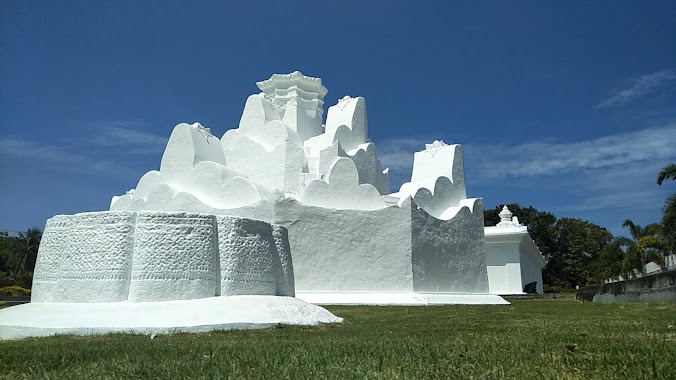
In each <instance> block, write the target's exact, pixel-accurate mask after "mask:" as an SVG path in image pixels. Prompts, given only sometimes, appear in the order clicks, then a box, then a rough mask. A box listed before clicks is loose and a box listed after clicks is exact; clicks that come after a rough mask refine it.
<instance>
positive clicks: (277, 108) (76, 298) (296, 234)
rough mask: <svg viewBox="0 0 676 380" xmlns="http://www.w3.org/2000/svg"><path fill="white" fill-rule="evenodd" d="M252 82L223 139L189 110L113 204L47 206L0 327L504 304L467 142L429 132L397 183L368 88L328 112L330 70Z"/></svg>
mask: <svg viewBox="0 0 676 380" xmlns="http://www.w3.org/2000/svg"><path fill="white" fill-rule="evenodd" d="M257 85H258V87H259V88H260V90H261V91H262V92H261V93H259V94H254V95H251V96H249V98H248V99H247V100H246V103H245V105H244V111H243V113H242V117H241V119H240V122H239V127H238V128H236V129H231V130H228V131H227V132H225V134H224V135H223V136H222V137H221V138H220V139H219V138H217V137H215V136H214V135H213V134H212V133H211V131H210V129H209V128H205V127H203V126H202V125H201V124H199V123H194V124H185V123H182V124H178V125H177V126H176V127H175V128H174V130H173V131H172V133H171V136H170V138H169V142H168V143H167V147H166V149H165V151H164V154H163V156H162V159H161V162H160V167H159V170H151V171H149V172H147V173H146V174H145V175H143V176H142V177H141V179H140V180H139V181H138V184H137V185H136V188H135V189H132V190H130V191H127V192H126V194H124V195H121V196H116V197H113V199H112V201H111V204H110V211H108V212H97V213H84V214H77V215H71V216H66V215H59V216H56V217H54V218H52V219H50V220H49V221H48V222H47V226H46V228H45V233H44V240H43V244H42V245H41V247H40V252H39V255H38V263H37V265H36V272H35V286H34V290H33V302H32V303H31V304H28V305H22V306H20V307H14V308H10V309H7V310H2V311H0V337H2V336H25V335H44V334H50V333H54V332H77V333H82V332H85V333H86V332H98V331H119V330H130V329H134V330H138V331H159V332H162V331H167V330H171V329H174V330H176V329H179V330H186V331H202V330H207V329H212V328H222V327H233V326H234V327H241V326H245V327H255V326H263V325H269V324H274V323H290V324H315V323H320V322H336V321H340V319H339V318H336V317H335V316H333V315H332V314H330V313H329V312H327V311H326V310H324V309H322V308H320V307H318V306H313V305H310V304H307V303H305V302H303V301H301V300H305V301H308V302H312V303H320V304H321V303H332V304H454V303H460V304H502V303H506V302H505V301H504V300H503V299H502V298H500V297H498V296H495V295H491V294H490V293H489V282H488V275H487V271H486V258H485V254H484V244H483V243H484V240H483V238H484V230H483V207H482V203H481V199H479V198H467V195H466V190H465V179H464V169H463V162H462V150H461V147H460V145H446V144H444V143H443V142H441V141H435V142H434V143H432V144H428V145H427V146H426V149H425V150H423V151H421V152H418V153H416V154H415V156H414V166H413V173H412V176H411V181H410V182H407V183H405V184H404V185H402V186H401V188H400V189H399V191H398V192H396V193H392V194H390V191H389V171H388V169H386V168H385V169H384V168H383V167H382V165H381V163H380V160H379V159H378V152H377V149H376V147H375V144H374V143H373V142H371V141H370V139H369V138H368V119H367V116H366V102H365V100H364V98H361V97H356V98H353V97H350V96H345V97H343V98H341V99H340V100H339V101H338V104H336V105H334V106H331V107H329V109H328V113H327V118H326V122H325V123H322V122H323V105H324V97H325V95H326V94H327V92H328V91H327V89H326V87H324V86H323V85H322V80H321V79H319V78H312V77H307V76H304V75H303V74H302V73H300V72H298V71H296V72H294V73H291V74H285V75H279V74H275V75H273V76H272V77H271V78H270V79H268V80H265V81H262V82H258V83H257ZM294 294H295V296H296V297H297V298H293V297H292V296H294ZM179 309H181V310H184V309H190V310H192V311H191V312H187V311H180V310H179ZM261 310H264V311H261ZM45 312H49V313H50V314H51V315H52V316H58V318H57V317H52V318H50V319H49V320H45V319H44V318H42V319H41V317H38V316H37V315H38V314H40V313H45ZM139 313H141V314H143V317H137V316H136V315H137V314H139ZM74 315H77V317H75V316H74ZM103 315H108V316H109V317H108V318H106V317H103ZM132 315H133V317H132ZM22 329H23V330H22ZM10 330H11V332H10V333H7V331H10ZM12 334H13V335H12ZM22 334H23V335H22Z"/></svg>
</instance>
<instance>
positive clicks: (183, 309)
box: [0, 296, 342, 339]
mask: <svg viewBox="0 0 676 380" xmlns="http://www.w3.org/2000/svg"><path fill="white" fill-rule="evenodd" d="M339 322H342V318H338V317H336V316H334V315H333V314H331V313H330V312H328V311H327V310H325V309H323V308H321V307H319V306H315V305H311V304H309V303H306V302H304V301H302V300H299V299H296V298H293V297H276V296H230V297H210V298H203V299H196V300H180V301H163V302H139V303H134V302H112V303H86V304H85V303H29V304H25V305H19V306H13V307H9V308H5V309H2V310H0V339H19V338H25V337H29V336H48V335H54V334H77V335H88V334H104V333H110V332H134V333H138V334H149V335H151V334H163V333H174V332H203V331H210V330H222V329H253V328H265V327H272V326H275V325H277V324H285V325H308V326H311V325H317V324H319V323H339Z"/></svg>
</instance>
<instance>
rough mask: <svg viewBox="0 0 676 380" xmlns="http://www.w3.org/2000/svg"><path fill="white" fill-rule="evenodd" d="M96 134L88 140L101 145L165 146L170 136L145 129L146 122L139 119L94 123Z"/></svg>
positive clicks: (93, 128) (93, 127)
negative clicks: (138, 120)
mask: <svg viewBox="0 0 676 380" xmlns="http://www.w3.org/2000/svg"><path fill="white" fill-rule="evenodd" d="M92 130H93V131H94V132H95V134H94V135H93V136H91V137H89V138H87V141H88V142H90V143H93V144H96V145H100V146H121V145H124V146H130V145H134V146H138V145H144V146H147V147H149V148H153V147H154V148H160V149H161V148H163V147H164V146H165V145H166V144H167V141H168V137H163V136H159V135H156V134H154V133H151V132H148V131H146V130H145V124H144V123H142V122H137V121H105V122H94V123H92Z"/></svg>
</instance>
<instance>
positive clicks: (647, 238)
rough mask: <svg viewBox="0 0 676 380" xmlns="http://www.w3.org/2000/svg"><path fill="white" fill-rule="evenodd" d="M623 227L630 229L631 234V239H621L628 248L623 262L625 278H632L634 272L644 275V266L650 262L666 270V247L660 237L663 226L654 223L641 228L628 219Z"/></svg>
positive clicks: (621, 242)
mask: <svg viewBox="0 0 676 380" xmlns="http://www.w3.org/2000/svg"><path fill="white" fill-rule="evenodd" d="M622 227H625V228H629V233H630V234H631V239H629V238H625V237H622V238H619V242H620V244H622V245H623V246H624V247H625V248H626V251H625V253H624V259H623V260H622V272H623V277H624V278H630V277H632V274H633V273H634V271H639V272H641V273H642V272H643V271H644V265H645V264H647V263H649V262H655V263H656V264H657V265H659V266H660V268H662V269H664V267H665V262H664V256H663V254H662V253H663V252H664V251H665V245H664V240H663V239H662V237H661V236H660V235H661V232H662V226H661V225H660V224H658V223H652V224H649V225H647V226H645V227H641V226H640V225H638V224H634V222H632V221H631V220H629V219H627V220H625V221H624V223H622Z"/></svg>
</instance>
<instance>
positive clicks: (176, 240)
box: [129, 212, 220, 302]
mask: <svg viewBox="0 0 676 380" xmlns="http://www.w3.org/2000/svg"><path fill="white" fill-rule="evenodd" d="M135 235H136V238H135V244H134V252H133V260H132V268H131V279H130V280H131V281H130V285H129V300H130V301H132V302H153V301H171V300H181V299H197V298H206V297H213V296H215V295H216V291H217V287H218V283H219V277H220V276H219V273H218V266H217V260H218V236H217V227H216V224H215V219H214V217H213V216H211V215H203V214H188V213H164V212H161V213H160V212H139V213H138V216H137V217H136V230H135Z"/></svg>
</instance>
